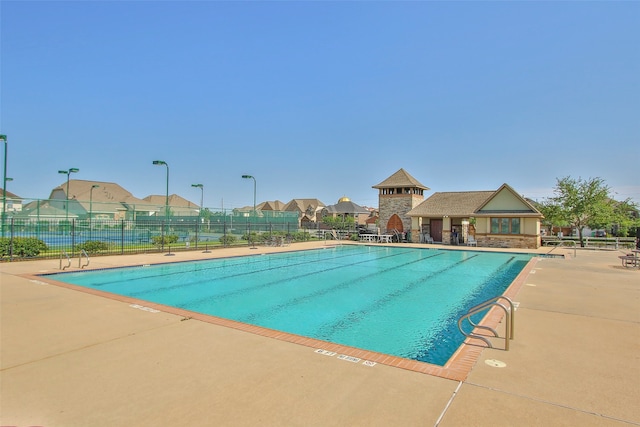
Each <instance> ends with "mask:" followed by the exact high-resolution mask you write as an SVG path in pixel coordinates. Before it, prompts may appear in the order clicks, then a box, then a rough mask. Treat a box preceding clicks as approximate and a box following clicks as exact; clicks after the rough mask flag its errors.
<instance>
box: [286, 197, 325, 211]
mask: <svg viewBox="0 0 640 427" xmlns="http://www.w3.org/2000/svg"><path fill="white" fill-rule="evenodd" d="M309 206H311V208H312V209H313V210H316V209H318V208H319V207H324V203H322V202H321V201H320V200H318V199H292V200H291V201H290V202H289V203H287V205H286V206H285V207H284V210H285V211H293V212H306V211H307V208H308V207H309Z"/></svg>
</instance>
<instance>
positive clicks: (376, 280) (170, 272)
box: [47, 245, 531, 365]
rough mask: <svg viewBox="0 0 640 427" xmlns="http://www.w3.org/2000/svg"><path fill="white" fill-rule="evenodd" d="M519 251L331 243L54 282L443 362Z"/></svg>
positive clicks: (518, 264)
mask: <svg viewBox="0 0 640 427" xmlns="http://www.w3.org/2000/svg"><path fill="white" fill-rule="evenodd" d="M530 259H531V255H528V254H514V253H486V252H479V251H452V250H437V249H414V248H401V247H383V246H355V245H353V246H351V245H345V246H337V247H332V248H326V249H320V250H311V251H300V252H287V253H279V254H270V255H255V256H247V257H235V258H224V259H216V260H206V261H192V262H179V263H171V264H162V265H153V266H145V267H127V268H117V269H109V270H98V271H85V272H70V273H57V274H54V275H47V277H49V278H51V279H54V280H58V281H61V282H66V283H71V284H75V285H80V286H85V287H89V288H95V289H99V290H102V291H105V292H110V293H115V294H119V295H126V296H129V297H134V298H137V299H140V300H145V301H151V302H155V303H160V304H164V305H169V306H174V307H179V308H183V309H186V310H190V311H194V312H198V313H203V314H208V315H214V316H218V317H223V318H227V319H231V320H235V321H239V322H243V323H249V324H253V325H258V326H262V327H266V328H270V329H275V330H280V331H284V332H288V333H292V334H297V335H302V336H307V337H311V338H316V339H320V340H325V341H329V342H333V343H338V344H343V345H347V346H351V347H357V348H362V349H366V350H370V351H376V352H380V353H385V354H390V355H394V356H398V357H404V358H409V359H414V360H419V361H423V362H428V363H433V364H437V365H444V364H445V363H446V361H447V360H448V359H449V358H450V357H451V355H452V354H453V353H454V352H455V351H456V349H457V348H458V347H459V346H460V344H461V343H462V342H463V341H464V337H463V336H462V334H461V333H460V332H459V331H458V328H457V321H458V318H459V317H460V316H461V315H462V314H464V313H465V312H466V311H467V310H468V309H469V308H470V307H472V306H474V305H476V304H478V303H480V302H482V301H485V300H487V299H489V298H492V297H495V296H497V295H501V294H502V293H503V292H504V291H505V289H506V288H507V287H508V286H509V285H510V284H511V282H512V281H513V280H514V278H515V277H516V276H517V275H518V273H520V271H521V270H522V269H523V268H524V266H525V265H526V264H527V262H528V261H529V260H530Z"/></svg>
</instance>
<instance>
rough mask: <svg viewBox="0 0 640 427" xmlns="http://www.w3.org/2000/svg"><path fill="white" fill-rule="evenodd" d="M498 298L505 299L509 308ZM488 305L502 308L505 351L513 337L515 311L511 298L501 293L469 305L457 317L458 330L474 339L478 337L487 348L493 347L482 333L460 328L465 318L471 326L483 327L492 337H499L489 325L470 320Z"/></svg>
mask: <svg viewBox="0 0 640 427" xmlns="http://www.w3.org/2000/svg"><path fill="white" fill-rule="evenodd" d="M499 300H505V301H507V303H508V304H509V308H507V307H506V306H504V305H503V304H501V303H499V302H498V301H499ZM489 307H500V308H502V309H503V310H504V313H505V318H506V322H505V329H506V331H505V340H504V349H505V350H506V351H508V350H509V341H510V340H512V339H513V336H514V325H515V323H514V313H515V306H514V305H513V301H511V299H509V298H508V297H505V296H503V295H499V296H497V297H494V298H491V299H489V300H487V301H484V302H482V303H480V304H478V305H476V306H474V307H471V308H470V309H469V311H467V313H466V314H464V315H463V316H461V317H460V319H458V329H459V330H460V332H461V333H462V334H463V335H464V336H466V337H468V338H475V339H479V340H482V341H484V342H485V344H487V346H488V347H489V348H493V345H492V344H491V341H489V340H488V339H487V338H486V337H484V336H482V335H478V334H475V333H473V332H470V333H467V332H465V331H464V329H462V322H463V321H464V320H465V319H466V320H467V321H468V322H469V323H470V324H471V325H472V326H473V327H474V329H475V328H479V329H485V330H488V331H490V332H491V333H492V334H493V336H494V337H499V336H500V334H498V332H497V331H496V330H495V329H493V328H491V327H489V326H484V325H478V324H476V323H474V322H473V320H471V316H473V315H474V314H477V313H480V312H481V311H483V310H485V309H487V308H489Z"/></svg>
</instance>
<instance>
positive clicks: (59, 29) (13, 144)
mask: <svg viewBox="0 0 640 427" xmlns="http://www.w3.org/2000/svg"><path fill="white" fill-rule="evenodd" d="M0 19H1V30H0V31H1V37H2V39H1V45H0V46H1V60H2V63H1V79H2V80H1V90H2V92H1V94H0V100H1V110H0V120H1V122H0V133H3V134H6V135H8V140H9V145H8V148H9V155H8V172H7V174H8V176H9V177H12V178H13V179H14V181H12V182H9V183H8V186H7V189H8V190H9V191H11V192H13V193H16V194H18V195H19V196H21V197H26V198H46V197H48V196H49V193H50V191H51V189H52V188H54V187H56V186H57V185H60V184H63V183H64V182H65V179H66V177H65V176H64V175H60V174H58V170H60V169H68V168H71V167H77V168H79V169H80V172H79V173H78V174H74V175H72V178H77V179H86V180H95V181H109V182H116V183H118V184H120V185H122V186H123V187H124V188H126V189H127V190H129V191H131V192H132V193H133V195H134V196H136V197H139V198H143V197H146V196H148V195H150V194H161V195H162V194H164V192H165V169H164V167H158V166H153V165H152V161H153V160H164V161H166V162H167V163H168V164H169V167H170V184H169V192H170V193H177V194H180V195H181V196H183V197H186V198H188V199H189V200H191V201H193V202H195V203H199V201H200V191H199V190H198V189H195V188H191V184H194V183H202V184H204V186H205V190H204V204H205V206H208V207H212V208H217V207H220V206H221V204H222V201H223V200H224V205H225V207H239V206H245V205H251V204H252V202H253V181H251V180H245V179H242V178H241V175H243V174H250V175H254V176H255V177H256V179H257V199H258V202H261V201H264V200H275V199H279V200H281V201H284V202H288V201H289V200H291V199H292V198H318V199H320V200H322V201H323V202H324V203H326V204H333V203H336V202H337V200H338V199H339V198H340V197H342V196H345V195H346V196H348V197H350V198H351V199H352V200H353V201H354V202H356V203H358V204H360V205H367V206H377V191H376V190H374V189H372V188H371V186H372V185H375V184H377V183H379V182H381V181H382V180H384V179H386V178H387V177H388V176H390V175H391V174H393V173H394V172H396V171H397V170H398V169H400V168H404V169H405V170H407V171H408V172H409V173H410V174H412V175H413V176H414V177H415V178H416V179H418V180H419V181H420V182H422V184H424V185H426V186H428V187H430V188H431V189H432V192H436V191H466V190H493V189H497V188H498V187H499V186H500V185H502V184H503V183H505V182H506V183H508V184H509V185H511V186H512V187H514V188H515V189H516V191H518V192H519V193H521V194H523V195H525V196H527V197H531V198H534V199H539V200H541V199H543V198H544V197H548V196H550V195H552V189H553V187H554V186H555V184H556V179H557V178H561V177H564V176H571V177H574V178H578V177H582V178H584V179H586V178H591V177H600V178H602V179H604V180H605V182H606V184H607V185H609V186H610V187H611V188H612V189H613V190H614V191H615V192H616V198H618V199H625V198H632V199H633V200H635V201H636V202H640V173H639V170H640V164H639V163H640V148H639V147H640V24H639V23H640V2H416V1H411V2H382V1H378V2H335V1H334V2H291V1H283V2H244V1H243V2H213V1H191V2H172V1H162V2H153V1H135V2H128V1H104V2H100V1H65V2H58V1H43V2H35V1H2V2H1V3H0ZM429 194H431V192H430V193H428V194H427V196H428V195H429Z"/></svg>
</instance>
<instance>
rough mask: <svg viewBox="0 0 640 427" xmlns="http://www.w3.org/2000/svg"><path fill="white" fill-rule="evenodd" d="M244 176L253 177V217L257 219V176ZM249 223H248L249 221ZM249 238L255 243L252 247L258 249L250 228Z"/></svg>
mask: <svg viewBox="0 0 640 427" xmlns="http://www.w3.org/2000/svg"><path fill="white" fill-rule="evenodd" d="M242 177H243V178H245V179H253V218H254V221H255V218H256V178H255V177H254V176H251V175H242ZM247 224H248V223H247ZM247 238H248V239H249V240H251V241H252V243H253V245H252V246H251V249H256V244H255V241H254V240H255V239H252V238H251V231H250V230H249V232H248V233H247Z"/></svg>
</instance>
